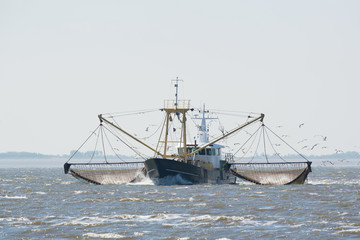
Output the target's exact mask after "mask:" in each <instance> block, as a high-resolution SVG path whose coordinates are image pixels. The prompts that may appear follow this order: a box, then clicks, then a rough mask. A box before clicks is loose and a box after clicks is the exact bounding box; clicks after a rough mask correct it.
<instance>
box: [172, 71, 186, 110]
mask: <svg viewBox="0 0 360 240" xmlns="http://www.w3.org/2000/svg"><path fill="white" fill-rule="evenodd" d="M171 82H175V85H174V87H175V88H176V93H175V99H176V101H175V109H177V106H178V88H179V82H183V80H181V79H179V77H176V79H175V80H171Z"/></svg>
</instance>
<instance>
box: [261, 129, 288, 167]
mask: <svg viewBox="0 0 360 240" xmlns="http://www.w3.org/2000/svg"><path fill="white" fill-rule="evenodd" d="M264 126H265V125H264ZM265 133H266V136H267V138H268V141H269V143H270V146H271V147H272V149H273V150H274V152H275V154H276V155H278V156H279V158H280V159H281V160H283V161H284V162H286V161H285V159H283V158H282V157H281V156H280V153H278V152H277V151H276V149H275V148H274V144H272V142H271V140H270V137H269V134H268V132H267V129H266V128H265Z"/></svg>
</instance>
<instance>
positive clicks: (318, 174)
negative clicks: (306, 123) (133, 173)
mask: <svg viewBox="0 0 360 240" xmlns="http://www.w3.org/2000/svg"><path fill="white" fill-rule="evenodd" d="M0 161H1V160H0ZM19 162H21V161H19ZM13 163H14V162H13ZM12 166H13V167H9V165H6V164H3V165H1V164H0V184H1V185H0V186H1V187H0V239H281V238H284V239H360V176H359V173H360V165H358V164H355V165H354V166H321V165H318V166H314V167H313V172H312V173H310V175H309V179H308V182H307V184H305V185H289V186H259V185H253V184H250V183H247V182H243V181H239V183H238V184H236V185H174V186H156V185H153V184H152V182H151V181H149V180H145V181H144V182H142V183H137V184H124V185H91V184H85V183H82V182H80V181H78V180H76V179H75V178H73V177H71V176H70V175H65V174H64V173H63V169H62V167H61V165H56V166H52V167H46V168H45V167H41V166H44V165H38V166H34V165H30V166H28V165H21V167H19V166H20V165H19V166H18V165H16V164H15V165H12Z"/></svg>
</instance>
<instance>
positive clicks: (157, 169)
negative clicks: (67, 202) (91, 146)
mask: <svg viewBox="0 0 360 240" xmlns="http://www.w3.org/2000/svg"><path fill="white" fill-rule="evenodd" d="M174 81H175V89H176V94H175V97H176V98H175V100H165V102H164V107H163V108H162V109H160V111H161V112H163V113H164V120H163V121H162V124H161V125H160V127H159V128H158V131H160V133H159V134H157V135H158V137H157V139H158V140H157V141H156V142H155V144H153V145H151V144H148V143H145V141H144V140H143V139H140V138H139V137H137V135H135V134H131V133H129V131H125V130H124V129H123V128H122V127H120V125H119V124H118V123H117V121H115V117H114V116H112V115H110V116H108V117H105V116H104V115H102V114H101V115H99V116H98V117H99V119H100V126H99V129H100V130H99V132H98V134H97V136H98V139H99V136H102V137H101V140H102V144H101V145H102V146H103V153H104V159H105V162H97V163H71V162H70V160H71V158H70V159H69V161H68V162H67V163H65V165H64V170H65V173H69V172H70V173H71V174H72V175H73V176H74V177H76V178H78V179H80V180H82V181H86V182H89V183H94V184H107V183H126V182H136V181H139V180H141V179H143V178H144V177H148V178H150V179H151V180H152V181H153V182H154V183H155V184H203V183H210V184H234V183H236V180H237V179H238V178H240V179H243V180H247V181H250V182H253V183H256V184H302V183H304V182H305V180H306V178H307V176H308V174H309V173H310V172H311V162H310V161H308V160H307V159H305V160H306V161H304V162H285V161H284V162H281V163H279V162H273V163H272V162H269V161H268V158H267V157H266V162H263V163H258V162H257V163H255V162H251V161H252V159H251V161H250V162H247V163H240V162H238V161H236V156H234V154H231V153H226V152H224V149H225V148H226V147H227V146H224V145H220V144H219V142H220V141H225V142H226V141H227V139H229V138H232V137H233V136H235V135H237V134H238V133H239V131H241V130H243V129H244V128H247V127H249V126H252V125H255V124H256V123H260V127H259V128H258V130H257V131H255V133H254V134H252V135H251V137H250V139H251V138H254V139H255V138H256V135H255V134H257V132H258V131H259V129H260V128H261V129H262V131H260V132H262V133H263V134H264V136H263V137H264V139H265V130H266V128H267V127H266V126H265V125H264V123H263V120H264V114H257V116H256V115H255V116H254V115H248V116H247V119H246V121H245V122H244V123H242V124H240V125H239V124H237V125H236V126H235V127H234V128H233V129H232V130H229V131H226V130H225V129H223V128H220V131H221V134H220V135H219V136H217V137H214V138H211V137H210V126H209V125H210V124H208V122H207V121H209V122H210V123H211V122H212V121H214V120H216V119H217V118H213V117H211V116H210V112H209V111H207V110H206V109H205V106H203V108H202V109H201V110H198V113H199V114H193V112H194V111H195V112H197V111H196V110H195V108H192V107H191V105H190V100H178V86H179V80H178V79H176V80H174ZM189 120H192V121H193V122H196V121H200V124H199V123H196V124H195V125H196V128H197V134H196V136H194V137H191V136H190V134H189V127H188V122H189ZM105 125H106V127H105ZM148 128H149V127H147V128H146V131H148ZM160 129H161V130H160ZM105 130H108V131H109V132H110V133H111V135H113V136H115V138H116V140H117V142H118V143H119V142H120V143H122V145H125V146H126V147H129V148H130V149H131V150H133V151H134V152H135V153H136V154H137V155H138V156H140V157H142V158H143V159H144V161H143V162H136V161H128V160H125V161H124V160H123V161H122V162H115V163H114V162H109V161H108V159H107V158H106V156H105V152H106V151H105V147H104V139H107V140H108V135H105V136H106V137H104V134H105V133H104V132H105ZM270 131H271V130H270ZM154 135H155V134H154ZM254 136H255V137H254ZM146 140H148V139H146ZM248 141H249V139H248V140H246V141H245V140H243V141H242V142H243V143H244V144H246V143H247V142H248ZM108 142H110V141H109V140H108ZM97 144H98V141H96V145H97ZM133 144H137V146H135V145H133ZM234 145H235V144H234ZM110 146H111V147H110V148H111V149H112V150H113V152H115V151H114V146H113V145H112V144H110ZM139 146H141V147H143V148H145V149H147V150H148V151H150V152H152V153H153V156H146V157H145V156H144V154H143V153H142V152H140V151H139V149H140V148H139ZM242 147H243V146H242ZM264 148H265V143H264ZM242 151H244V150H243V149H242ZM256 152H257V151H256ZM264 154H265V155H266V151H264ZM115 155H117V154H115ZM278 156H280V154H278ZM300 156H302V155H301V154H300Z"/></svg>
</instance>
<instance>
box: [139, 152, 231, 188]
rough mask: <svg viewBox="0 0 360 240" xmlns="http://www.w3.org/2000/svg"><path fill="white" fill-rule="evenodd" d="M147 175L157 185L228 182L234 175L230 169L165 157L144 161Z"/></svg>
mask: <svg viewBox="0 0 360 240" xmlns="http://www.w3.org/2000/svg"><path fill="white" fill-rule="evenodd" d="M145 168H146V171H147V175H148V176H149V177H150V179H152V180H153V181H154V183H155V184H159V185H173V184H202V183H210V184H223V183H226V184H230V183H235V182H236V177H235V176H234V175H232V174H231V173H230V171H225V170H220V169H205V168H204V167H201V166H195V165H192V164H190V163H185V162H180V161H176V160H171V159H166V158H150V159H147V160H146V161H145Z"/></svg>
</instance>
